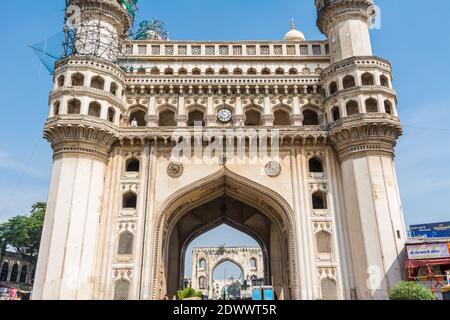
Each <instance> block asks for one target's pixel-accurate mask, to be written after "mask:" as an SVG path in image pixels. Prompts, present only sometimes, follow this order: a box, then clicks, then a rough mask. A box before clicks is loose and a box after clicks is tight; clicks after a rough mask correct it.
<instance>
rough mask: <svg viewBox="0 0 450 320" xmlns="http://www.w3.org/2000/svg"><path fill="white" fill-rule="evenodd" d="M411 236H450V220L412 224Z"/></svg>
mask: <svg viewBox="0 0 450 320" xmlns="http://www.w3.org/2000/svg"><path fill="white" fill-rule="evenodd" d="M410 236H411V238H450V222H442V223H429V224H419V225H412V226H411V227H410Z"/></svg>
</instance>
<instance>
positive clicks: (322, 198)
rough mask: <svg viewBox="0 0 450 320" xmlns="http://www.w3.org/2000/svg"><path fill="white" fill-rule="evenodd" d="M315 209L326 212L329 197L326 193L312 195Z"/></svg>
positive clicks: (319, 192) (318, 192)
mask: <svg viewBox="0 0 450 320" xmlns="http://www.w3.org/2000/svg"><path fill="white" fill-rule="evenodd" d="M312 202H313V209H314V210H325V209H327V195H326V193H325V192H322V191H316V192H315V193H314V194H313V195H312Z"/></svg>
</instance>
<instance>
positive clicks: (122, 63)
mask: <svg viewBox="0 0 450 320" xmlns="http://www.w3.org/2000/svg"><path fill="white" fill-rule="evenodd" d="M315 4H316V7H317V13H318V20H317V26H318V27H319V29H320V31H321V32H322V33H323V34H324V35H325V36H326V37H327V39H326V40H323V41H322V40H320V41H315V40H306V39H305V36H304V34H303V33H302V32H301V31H299V30H297V29H296V28H295V26H294V25H292V27H291V30H289V31H288V32H287V33H286V35H285V36H284V37H280V38H281V40H279V41H171V40H168V39H166V38H165V37H164V36H162V35H159V34H158V33H157V32H156V31H157V29H158V28H153V29H151V30H150V31H149V32H144V31H145V30H144V31H142V32H140V33H139V35H140V37H139V40H133V39H132V38H130V37H129V33H128V32H129V30H130V28H131V26H132V25H133V22H134V21H133V20H134V9H133V8H134V5H135V1H125V0H117V1H114V0H89V1H86V0H69V1H68V5H70V6H69V7H68V10H67V16H66V20H67V22H68V27H67V28H66V42H65V50H64V51H65V55H64V57H62V58H61V59H60V60H58V61H57V63H56V65H55V71H54V87H53V90H52V92H51V94H50V97H49V109H48V119H47V122H46V124H45V128H44V135H45V137H46V138H47V140H48V141H49V142H50V143H51V147H52V149H53V159H54V162H53V172H52V179H51V185H50V192H49V199H48V207H47V214H46V221H45V226H44V233H43V238H42V242H41V248H40V254H39V261H38V267H37V273H36V282H35V286H34V298H35V299H69V300H72V299H73V300H75V299H87V300H90V299H116V300H128V299H143V300H148V299H162V298H163V297H164V296H166V295H167V296H170V297H172V296H173V295H175V294H176V292H177V290H179V289H180V288H181V287H182V286H183V285H184V271H183V270H182V266H183V261H184V255H185V252H186V249H187V247H188V245H189V243H190V242H191V241H192V240H193V239H194V238H195V237H198V236H199V235H201V234H203V233H205V232H207V231H209V230H211V229H213V228H214V227H217V226H218V225H220V224H224V223H226V224H229V225H231V226H233V227H235V228H237V229H238V230H240V231H243V232H245V233H247V234H248V235H250V236H252V237H253V238H255V239H256V240H257V241H258V243H259V244H260V245H261V248H262V260H263V263H264V266H265V268H264V276H263V277H264V280H265V283H266V284H268V285H270V286H271V287H273V290H274V295H276V296H277V297H278V298H279V299H312V300H314V299H324V300H327V299H330V300H331V299H385V298H386V297H387V293H388V290H389V288H390V287H392V286H393V285H395V284H396V283H397V282H398V281H400V280H402V279H403V274H404V261H403V260H404V250H405V241H406V228H405V224H404V219H403V212H402V206H401V201H400V195H399V190H398V183H397V179H396V173H395V165H394V155H395V151H394V147H395V145H396V143H397V138H398V137H399V136H400V135H401V134H402V127H401V124H400V120H399V118H398V112H397V96H396V92H395V90H394V88H393V82H392V79H393V77H392V68H391V64H390V63H389V61H387V60H385V59H383V58H380V57H377V56H375V55H374V54H373V52H372V46H371V40H370V36H369V26H370V24H371V22H372V19H373V18H374V16H375V15H376V7H375V6H374V3H373V1H372V0H334V1H329V0H316V1H315ZM271 23H279V22H275V21H271V22H269V23H267V27H268V28H270V25H271ZM142 27H143V28H146V27H150V28H152V24H148V25H146V24H143V25H142ZM392 32H395V30H392ZM145 35H149V36H148V37H146V36H145ZM192 145H196V146H198V148H197V149H195V152H191V150H188V151H186V149H188V147H189V146H192ZM224 145H225V148H222V146H224ZM255 146H256V149H255ZM185 147H186V149H184V150H185V151H186V152H184V153H183V154H182V156H179V157H177V155H179V154H180V153H181V152H179V151H180V149H183V148H185ZM252 150H253V151H252ZM255 150H256V152H254V151H255ZM266 151H267V152H266ZM258 259H259V258H258ZM373 274H376V275H379V277H376V278H373V277H371V275H373ZM369 278H370V281H368V280H369ZM196 280H197V279H193V282H194V283H195V281H196Z"/></svg>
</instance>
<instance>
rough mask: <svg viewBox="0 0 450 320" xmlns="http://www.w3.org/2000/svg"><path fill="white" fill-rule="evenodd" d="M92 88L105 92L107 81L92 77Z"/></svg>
mask: <svg viewBox="0 0 450 320" xmlns="http://www.w3.org/2000/svg"><path fill="white" fill-rule="evenodd" d="M91 88H94V89H98V90H103V89H105V80H104V79H103V78H102V77H100V76H95V77H92V79H91Z"/></svg>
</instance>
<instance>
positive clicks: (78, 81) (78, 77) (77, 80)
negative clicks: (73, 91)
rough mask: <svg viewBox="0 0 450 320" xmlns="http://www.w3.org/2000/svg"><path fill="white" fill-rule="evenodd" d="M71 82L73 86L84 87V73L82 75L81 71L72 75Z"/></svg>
mask: <svg viewBox="0 0 450 320" xmlns="http://www.w3.org/2000/svg"><path fill="white" fill-rule="evenodd" d="M70 82H71V83H72V86H74V87H83V86H84V75H82V74H81V73H75V74H73V75H72V78H71V80H70Z"/></svg>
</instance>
